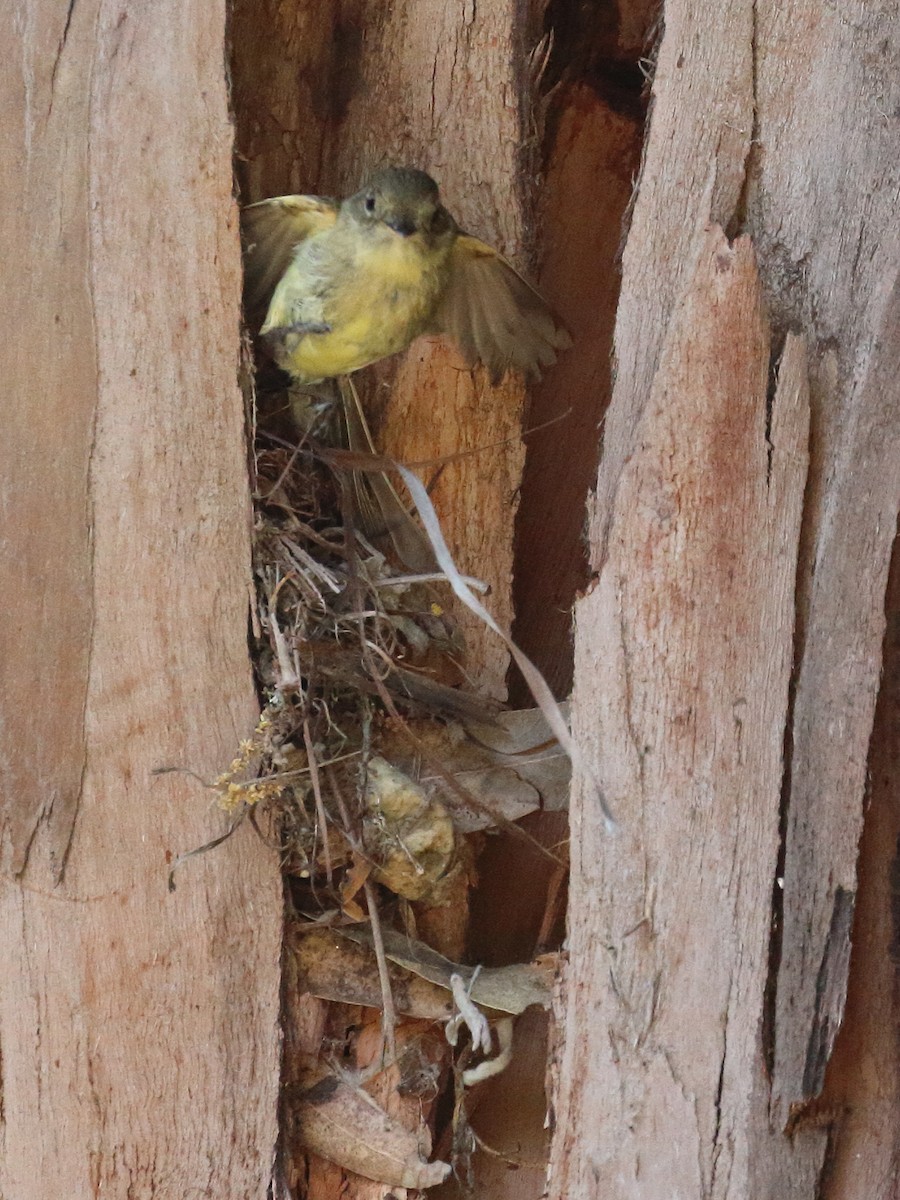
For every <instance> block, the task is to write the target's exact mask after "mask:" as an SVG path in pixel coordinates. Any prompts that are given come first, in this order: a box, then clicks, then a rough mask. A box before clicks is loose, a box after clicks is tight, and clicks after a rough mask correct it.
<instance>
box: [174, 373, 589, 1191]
mask: <svg viewBox="0 0 900 1200" xmlns="http://www.w3.org/2000/svg"><path fill="white" fill-rule="evenodd" d="M248 378H249V376H248ZM338 386H339V387H343V388H344V389H345V390H344V391H343V392H340V391H336V392H335V393H334V394H333V395H332V396H331V397H330V398H328V397H326V399H325V400H324V401H323V400H322V398H321V397H313V398H310V397H309V396H300V395H297V394H292V393H290V391H285V390H283V389H282V390H280V391H279V390H275V391H272V392H271V393H268V394H267V395H266V396H265V397H264V398H263V399H264V404H263V406H262V407H263V409H264V411H265V410H268V411H269V413H270V416H269V418H268V419H267V421H266V425H265V433H263V434H261V435H260V436H259V438H258V439H257V445H256V447H255V450H254V455H253V461H252V468H253V482H254V495H255V509H254V530H253V573H254V581H255V604H254V608H253V611H252V652H253V657H254V664H255V671H256V679H257V685H258V688H259V693H260V699H261V715H260V719H259V722H258V723H257V726H256V729H255V730H254V731H253V733H252V735H251V736H250V737H249V738H248V739H246V740H245V741H244V742H242V743H241V744H240V746H239V747H238V749H237V753H236V754H235V757H234V759H233V761H232V762H231V764H230V765H229V767H228V768H227V769H226V770H225V771H223V772H222V774H221V775H220V776H219V777H218V778H217V779H216V780H215V781H214V783H213V785H212V786H213V787H214V788H215V790H216V791H217V792H218V794H219V798H220V803H221V805H222V807H223V808H225V809H226V810H228V811H230V812H231V813H233V815H234V820H233V822H232V826H231V829H230V830H229V832H228V833H227V834H225V835H224V837H228V836H230V834H231V833H232V832H233V831H234V829H236V828H237V827H238V825H239V824H241V823H242V822H243V821H244V820H246V819H249V820H250V821H251V822H252V824H253V825H254V827H255V828H256V829H257V831H258V832H259V833H260V835H261V836H263V837H265V838H266V839H267V840H269V841H271V842H272V844H274V845H275V846H276V847H277V849H278V852H279V855H280V858H281V862H282V866H283V870H284V872H285V874H286V876H287V878H288V881H289V895H290V900H291V906H292V910H293V912H292V920H291V922H290V923H289V930H288V938H287V944H286V959H285V963H286V968H285V969H286V989H285V997H286V1000H285V1002H286V1012H285V1022H286V1026H287V1028H288V1029H289V1028H290V1026H291V1021H292V1019H293V1018H292V1009H291V1006H292V1004H294V1003H295V1002H296V1001H295V1000H294V997H296V996H300V995H303V994H311V995H313V996H318V997H321V998H323V999H326V1000H330V1001H337V1002H338V1011H339V1009H340V1006H341V1005H343V1006H346V1005H360V1004H362V1005H371V1006H373V1007H374V1008H375V1009H380V1011H381V1041H380V1050H379V1051H378V1053H377V1054H374V1055H373V1056H371V1061H372V1063H373V1066H372V1067H371V1071H372V1072H373V1073H374V1074H375V1075H377V1076H380V1075H381V1074H382V1073H383V1072H384V1070H385V1069H386V1068H389V1069H390V1070H392V1071H393V1072H394V1076H395V1078H394V1082H393V1084H392V1085H391V1087H392V1088H393V1090H394V1091H395V1092H396V1095H398V1096H406V1095H407V1094H409V1095H411V1096H416V1095H424V1093H422V1091H421V1088H422V1087H425V1090H426V1091H428V1093H429V1095H428V1100H429V1102H430V1101H431V1100H433V1099H434V1098H435V1097H436V1095H437V1093H438V1092H439V1090H440V1089H441V1087H442V1081H446V1079H447V1078H448V1077H449V1075H448V1072H449V1069H450V1068H449V1067H448V1060H449V1058H450V1051H449V1046H448V1045H447V1042H448V1041H449V1042H452V1044H453V1045H455V1044H456V1042H455V1038H456V1033H457V1030H458V1029H459V1027H460V1026H464V1027H466V1028H467V1029H468V1030H469V1034H470V1037H469V1042H468V1045H467V1046H466V1047H464V1048H463V1050H462V1051H461V1052H459V1051H458V1052H457V1053H456V1054H455V1056H454V1062H453V1066H452V1076H453V1079H454V1080H455V1083H456V1089H457V1103H456V1105H455V1106H454V1117H453V1123H452V1128H453V1137H452V1142H453V1146H452V1147H449V1148H448V1149H449V1150H450V1156H451V1157H452V1158H453V1160H454V1161H455V1162H456V1163H457V1165H458V1166H459V1165H460V1164H462V1163H463V1161H464V1160H465V1159H467V1156H468V1153H469V1151H470V1149H471V1144H470V1143H471V1139H469V1141H467V1140H466V1130H467V1128H468V1126H467V1124H466V1120H465V1111H464V1107H463V1106H462V1103H461V1100H460V1097H461V1096H462V1092H463V1090H464V1088H465V1087H466V1086H468V1085H469V1083H470V1082H473V1081H475V1080H476V1079H480V1078H481V1077H483V1076H482V1075H481V1074H479V1072H484V1071H485V1069H486V1064H487V1070H488V1072H490V1070H491V1069H492V1068H491V1067H490V1063H491V1062H493V1063H494V1064H495V1068H494V1069H497V1070H499V1069H502V1066H503V1065H505V1063H506V1062H507V1061H508V1057H509V1054H510V1052H511V1051H510V1042H509V1039H510V1036H511V1029H512V1024H511V1022H512V1016H513V1015H514V1014H516V1013H518V1012H521V1011H523V1009H524V1008H525V1007H527V1006H528V1005H530V1004H534V1003H541V1004H548V1003H549V995H550V991H549V984H548V980H547V974H546V964H545V965H544V966H543V967H540V968H539V967H537V966H536V965H534V964H522V965H519V966H516V967H510V968H501V969H497V970H495V971H494V972H493V973H492V972H484V973H483V974H482V975H481V977H480V979H479V971H478V969H475V970H474V971H473V970H472V968H466V967H463V966H460V965H459V964H457V963H454V962H452V961H450V960H448V959H446V958H443V957H441V956H440V955H438V954H436V953H435V952H434V951H433V950H432V949H430V948H429V947H428V946H426V945H424V944H423V943H421V942H419V941H418V940H417V939H416V929H417V915H416V914H417V913H419V914H421V913H423V912H424V913H426V914H427V912H428V911H429V910H432V909H434V908H435V907H440V906H441V905H447V904H450V903H456V902H457V901H458V900H459V897H460V896H461V895H463V896H464V894H465V890H466V888H467V886H468V882H469V880H470V879H471V878H472V876H473V867H472V863H473V859H474V852H473V849H472V835H473V834H478V833H479V831H481V830H485V829H489V828H494V827H497V826H505V827H506V828H508V829H510V830H511V831H512V832H513V833H514V834H515V835H516V836H519V837H527V835H526V834H524V833H523V832H522V831H521V830H520V829H519V827H518V826H517V825H515V824H514V823H513V822H514V821H515V820H516V819H517V818H518V817H520V816H523V815H525V814H526V813H527V812H529V811H533V810H534V809H535V808H538V807H543V806H545V805H546V806H549V807H559V806H562V805H563V804H564V803H565V798H566V794H567V789H568V775H569V771H568V762H567V760H566V758H565V755H564V753H563V752H562V751H561V750H560V748H559V746H558V745H556V744H555V743H554V740H553V737H552V735H550V734H549V731H548V726H547V722H546V721H545V720H544V719H543V718H542V716H541V713H540V712H538V711H537V710H534V711H533V712H526V713H519V714H499V713H498V711H497V706H496V705H492V704H491V703H489V702H487V701H485V700H484V699H483V698H482V697H480V696H479V695H478V694H477V693H476V692H474V690H473V689H472V688H471V687H469V686H468V685H467V681H466V674H465V648H464V646H463V643H462V639H461V637H460V634H459V632H458V629H457V627H456V625H455V623H454V621H453V619H452V616H451V614H450V612H449V611H448V608H447V603H448V600H449V597H450V588H449V587H448V582H447V578H446V576H444V575H443V574H442V573H441V572H440V571H438V570H437V569H436V553H435V551H436V549H437V547H436V546H435V542H436V541H437V540H441V539H440V536H439V535H437V536H436V535H435V533H434V532H433V531H432V532H431V533H429V534H426V533H425V532H424V531H423V530H422V529H421V528H420V527H419V526H418V525H417V524H416V523H415V522H414V521H413V519H412V518H411V517H410V515H409V513H408V511H407V509H406V508H405V507H404V506H403V504H402V502H401V500H400V498H399V496H398V494H397V492H396V491H395V490H394V487H393V485H392V483H391V482H390V479H389V477H388V475H387V474H386V473H385V468H386V464H385V463H384V462H383V460H379V459H378V458H377V456H375V455H374V452H373V450H372V447H371V441H370V439H369V438H368V433H367V430H365V425H364V419H363V417H362V414H361V410H358V408H357V409H355V410H351V406H350V404H349V402H348V397H349V399H352V400H353V401H355V393H353V392H352V385H350V384H349V383H347V382H343V383H342V384H340V385H338ZM347 388H350V389H351V390H350V391H349V392H348V391H347V390H346V389H347ZM250 400H251V401H252V400H253V397H252V395H251V396H250ZM248 408H249V409H250V411H251V412H253V413H254V414H255V411H256V408H255V404H253V403H250V404H248ZM287 408H291V409H292V410H293V413H294V419H295V422H297V423H298V424H299V426H300V428H301V430H302V433H301V434H300V435H298V433H297V429H296V427H295V426H294V425H291V426H288V427H284V426H281V427H280V426H279V422H278V417H277V412H278V411H279V410H281V411H284V410H286V409H287ZM273 411H274V412H275V413H276V415H275V416H274V417H273V416H272V415H271V414H272V413H273ZM354 411H355V416H354ZM340 413H343V414H344V415H343V418H342V421H343V423H342V424H341V423H340V422H339V419H338V418H339V414H340ZM354 422H356V435H354ZM359 422H362V428H363V429H364V430H365V438H364V442H363V447H362V449H360V442H359V435H358V429H359ZM252 427H253V428H254V429H255V424H254V425H253V426H252ZM336 443H337V444H336ZM431 519H432V521H436V518H434V516H433V513H432V517H431ZM437 557H439V555H438V556H437ZM444 561H446V558H445V560H444ZM457 594H458V592H457ZM560 719H561V718H560ZM224 837H223V838H218V839H216V840H215V841H214V842H211V843H209V844H208V845H207V846H204V847H201V848H200V849H199V850H196V851H192V852H191V853H190V854H188V855H184V856H183V857H182V859H180V860H178V862H177V863H176V867H177V866H178V865H180V863H181V862H183V861H184V859H186V858H189V857H191V855H192V854H196V853H199V852H201V851H204V850H208V849H210V848H212V847H213V846H216V845H219V844H220V842H221V841H223V840H224ZM528 840H529V841H530V840H531V839H530V838H529V839H528ZM533 845H534V846H535V847H536V848H537V850H538V851H539V852H540V853H542V854H548V853H549V852H548V851H547V850H546V849H545V848H544V847H542V846H539V845H538V844H537V843H533ZM558 865H559V866H560V869H561V870H562V871H564V867H563V866H562V864H558ZM551 969H552V968H551ZM504 972H506V974H504ZM334 1008H335V1006H332V1009H333V1010H334ZM330 1011H331V1010H330ZM345 1011H350V1010H346V1009H345ZM353 1011H356V1010H353ZM398 1013H399V1014H400V1015H401V1016H402V1018H403V1019H404V1021H403V1022H401V1024H400V1026H399V1033H398ZM485 1014H487V1016H486V1015H485ZM488 1018H490V1022H492V1023H493V1028H494V1029H495V1031H496V1037H497V1040H498V1045H499V1053H498V1054H497V1055H496V1056H495V1058H493V1059H491V1053H492V1034H491V1026H490V1025H489V1021H488ZM298 1019H299V1018H298ZM332 1019H333V1021H334V1029H335V1045H338V1044H340V1043H341V1039H342V1038H343V1037H346V1032H345V1031H343V1030H342V1025H341V1018H340V1017H337V1018H334V1017H332ZM404 1022H405V1023H404ZM410 1022H412V1024H410ZM423 1022H427V1024H425V1025H423ZM436 1023H443V1024H444V1026H445V1028H446V1040H445V1039H443V1038H440V1037H439V1038H438V1040H437V1042H435V1041H434V1039H435V1027H436ZM438 1027H439V1026H438ZM410 1029H411V1030H412V1031H413V1032H412V1033H407V1031H408V1030H410ZM451 1033H452V1036H451ZM327 1042H328V1036H327V1034H326V1039H325V1043H323V1044H326V1043H327ZM398 1045H399V1047H400V1049H399V1051H398ZM441 1046H443V1050H442V1049H441ZM473 1055H474V1057H475V1059H476V1060H479V1059H480V1060H482V1061H481V1062H480V1064H479V1065H478V1066H476V1067H474V1068H473V1067H472V1066H471V1065H469V1066H467V1064H469V1063H470V1060H471V1059H472V1057H473ZM328 1058H329V1056H328V1054H327V1053H325V1052H322V1053H320V1055H319V1056H318V1057H315V1058H310V1057H308V1056H306V1057H304V1056H301V1061H298V1062H294V1063H291V1062H290V1059H288V1060H286V1077H285V1088H286V1094H289V1095H290V1096H291V1097H292V1098H291V1099H290V1101H289V1104H288V1109H287V1111H288V1114H289V1119H288V1134H287V1136H288V1142H289V1143H291V1144H296V1145H297V1146H298V1147H302V1148H304V1149H303V1150H298V1151H297V1153H298V1154H302V1153H303V1152H304V1150H309V1149H312V1150H316V1151H317V1152H318V1153H319V1154H320V1155H322V1156H323V1157H325V1158H328V1159H330V1160H331V1161H334V1162H338V1163H340V1164H341V1165H342V1166H344V1167H346V1168H347V1169H350V1170H353V1171H356V1172H357V1173H359V1174H362V1175H365V1176H367V1177H368V1178H370V1179H377V1180H378V1181H380V1182H383V1183H385V1184H391V1185H394V1186H405V1187H428V1186H431V1185H433V1184H435V1183H438V1182H440V1181H441V1180H442V1179H443V1178H444V1177H445V1176H446V1173H447V1171H449V1169H450V1168H449V1166H447V1164H445V1163H443V1162H429V1161H428V1160H427V1144H428V1142H429V1134H428V1127H427V1124H426V1123H424V1121H423V1118H422V1115H421V1106H420V1104H419V1102H418V1101H417V1102H416V1104H417V1107H416V1112H417V1113H419V1116H418V1118H417V1120H418V1124H419V1128H418V1129H417V1130H414V1131H412V1132H411V1131H410V1130H409V1129H407V1128H404V1127H403V1125H402V1123H397V1122H394V1121H392V1120H390V1119H389V1118H388V1116H387V1113H386V1112H383V1111H382V1110H381V1109H378V1111H377V1119H376V1118H373V1116H372V1100H371V1098H370V1097H368V1096H367V1097H366V1098H365V1102H364V1103H362V1106H361V1107H360V1095H359V1094H358V1088H354V1087H348V1086H347V1085H346V1081H345V1080H344V1072H343V1070H336V1069H335V1068H334V1066H333V1064H332V1065H329V1061H328ZM473 1072H474V1073H473ZM423 1080H424V1081H425V1082H424V1083H423V1082H422V1081H423ZM363 1082H365V1081H364V1080H363ZM426 1085H427V1086H426ZM417 1089H419V1090H418V1091H417ZM373 1120H375V1125H374V1126H373V1133H372V1137H371V1138H368V1137H367V1136H366V1135H365V1133H364V1132H363V1131H364V1130H365V1129H366V1128H367V1127H368V1126H367V1122H368V1123H371V1122H372V1121H373ZM335 1131H338V1132H337V1134H336V1133H335ZM341 1131H343V1132H341ZM388 1143H390V1145H391V1147H392V1148H391V1151H390V1154H389V1155H387V1157H385V1154H386V1152H385V1147H386V1146H387V1145H388ZM463 1143H465V1145H466V1146H468V1147H469V1149H465V1147H464V1146H463ZM461 1147H462V1148H461ZM292 1153H293V1151H292ZM423 1153H424V1155H425V1157H423ZM388 1160H389V1161H388Z"/></svg>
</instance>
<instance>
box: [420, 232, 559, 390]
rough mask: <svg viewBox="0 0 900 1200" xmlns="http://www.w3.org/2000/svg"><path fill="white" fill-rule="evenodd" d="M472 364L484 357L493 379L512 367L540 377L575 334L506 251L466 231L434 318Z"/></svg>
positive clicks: (456, 247)
mask: <svg viewBox="0 0 900 1200" xmlns="http://www.w3.org/2000/svg"><path fill="white" fill-rule="evenodd" d="M434 325H435V329H436V331H437V332H439V333H447V334H449V335H450V336H451V337H452V338H453V339H454V340H455V341H456V342H457V343H458V345H459V348H460V350H462V353H463V355H464V357H465V359H466V361H467V362H468V363H469V364H470V365H474V364H475V363H476V362H481V363H484V365H485V366H486V367H487V369H488V371H489V373H490V376H491V382H492V383H499V381H500V380H501V379H502V378H503V376H504V374H505V373H506V371H507V370H509V369H510V368H513V369H516V370H519V371H522V372H524V373H525V374H526V375H531V376H534V377H535V378H538V379H539V378H540V375H541V368H542V367H547V366H550V364H551V363H553V362H555V361H556V352H557V350H564V349H565V348H566V347H567V346H571V344H572V339H571V338H570V337H569V334H568V333H567V332H566V330H565V329H564V328H563V326H562V324H561V323H560V321H559V320H558V318H557V317H556V316H555V314H554V313H553V311H552V309H551V308H550V307H549V305H548V304H547V303H546V301H545V300H543V299H542V297H541V296H540V295H538V293H537V292H536V291H535V290H534V288H533V287H532V286H531V284H529V283H526V281H525V280H524V279H523V278H522V276H521V275H520V274H519V273H518V271H516V269H515V268H514V267H512V266H511V265H510V264H509V263H508V262H507V261H506V259H505V258H503V256H502V255H501V254H498V253H497V251H496V250H494V249H492V248H491V247H490V246H488V245H487V244H486V243H485V242H481V241H479V240H478V238H474V237H470V236H469V235H468V234H465V233H463V234H460V236H459V237H458V238H457V239H456V243H455V244H454V247H453V250H452V252H451V260H450V279H449V282H448V284H447V287H446V289H445V291H444V294H443V296H442V298H441V302H440V304H439V306H438V310H437V313H436V314H435V320H434Z"/></svg>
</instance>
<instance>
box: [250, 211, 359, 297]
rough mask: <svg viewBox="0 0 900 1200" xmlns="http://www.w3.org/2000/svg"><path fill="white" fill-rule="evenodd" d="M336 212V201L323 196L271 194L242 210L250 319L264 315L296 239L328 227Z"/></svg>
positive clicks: (332, 222) (289, 259)
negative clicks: (266, 198)
mask: <svg viewBox="0 0 900 1200" xmlns="http://www.w3.org/2000/svg"><path fill="white" fill-rule="evenodd" d="M337 212H338V202H337V201H336V200H331V199H328V198H326V197H323V196H275V197H273V198H272V199H271V200H260V201H259V203H258V204H249V205H248V206H247V207H246V208H245V209H244V210H243V212H242V213H241V238H242V240H243V243H244V304H245V307H246V310H247V314H248V316H249V317H250V319H251V321H253V320H254V318H256V319H257V321H260V320H262V318H263V317H264V316H265V313H266V309H267V308H268V305H269V301H270V300H271V299H272V293H273V292H274V291H275V288H276V286H277V284H278V281H279V280H280V279H281V277H282V275H283V274H284V273H285V271H286V270H287V268H288V265H289V263H290V261H291V257H292V256H293V253H294V250H295V249H296V247H297V245H298V243H299V242H302V241H303V240H304V239H305V238H308V237H311V236H312V235H313V234H314V233H321V232H322V231H323V230H325V229H328V228H330V227H331V226H332V225H333V224H334V222H335V220H336V218H337Z"/></svg>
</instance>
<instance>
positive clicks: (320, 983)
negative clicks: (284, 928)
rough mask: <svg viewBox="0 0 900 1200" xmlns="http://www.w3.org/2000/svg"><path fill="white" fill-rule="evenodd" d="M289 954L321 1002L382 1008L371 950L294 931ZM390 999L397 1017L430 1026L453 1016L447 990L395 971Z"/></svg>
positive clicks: (331, 935)
mask: <svg viewBox="0 0 900 1200" xmlns="http://www.w3.org/2000/svg"><path fill="white" fill-rule="evenodd" d="M287 951H288V953H289V954H290V955H291V956H292V958H293V963H294V967H295V969H296V974H297V984H298V987H299V989H300V991H302V992H307V993H309V995H311V996H318V997H319V999H320V1000H336V1001H338V1002H340V1003H343V1004H360V1005H363V1006H364V1007H366V1008H378V1009H380V1008H381V1006H382V1002H383V998H382V994H381V985H380V983H379V981H378V964H377V962H376V960H375V953H374V951H373V950H371V949H370V947H368V946H365V945H361V944H359V943H356V942H351V941H350V940H349V939H348V938H343V937H341V936H340V935H339V934H337V933H335V932H332V931H331V930H328V929H315V928H305V927H304V926H302V925H297V926H294V928H293V931H292V935H291V936H290V937H289V939H288V944H287ZM391 995H392V996H393V998H394V1007H395V1008H396V1010H397V1012H399V1013H403V1014H404V1015H405V1016H410V1017H419V1018H421V1019H423V1020H429V1021H444V1020H447V1018H449V1017H450V1016H451V1014H452V1012H453V1003H452V1000H451V997H450V995H449V994H448V992H447V991H446V989H444V988H442V987H440V986H439V985H437V984H434V983H430V982H429V981H428V980H427V979H422V978H421V977H420V976H418V975H410V974H409V972H407V971H403V970H400V969H399V968H398V967H394V968H393V969H392V970H391Z"/></svg>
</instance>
